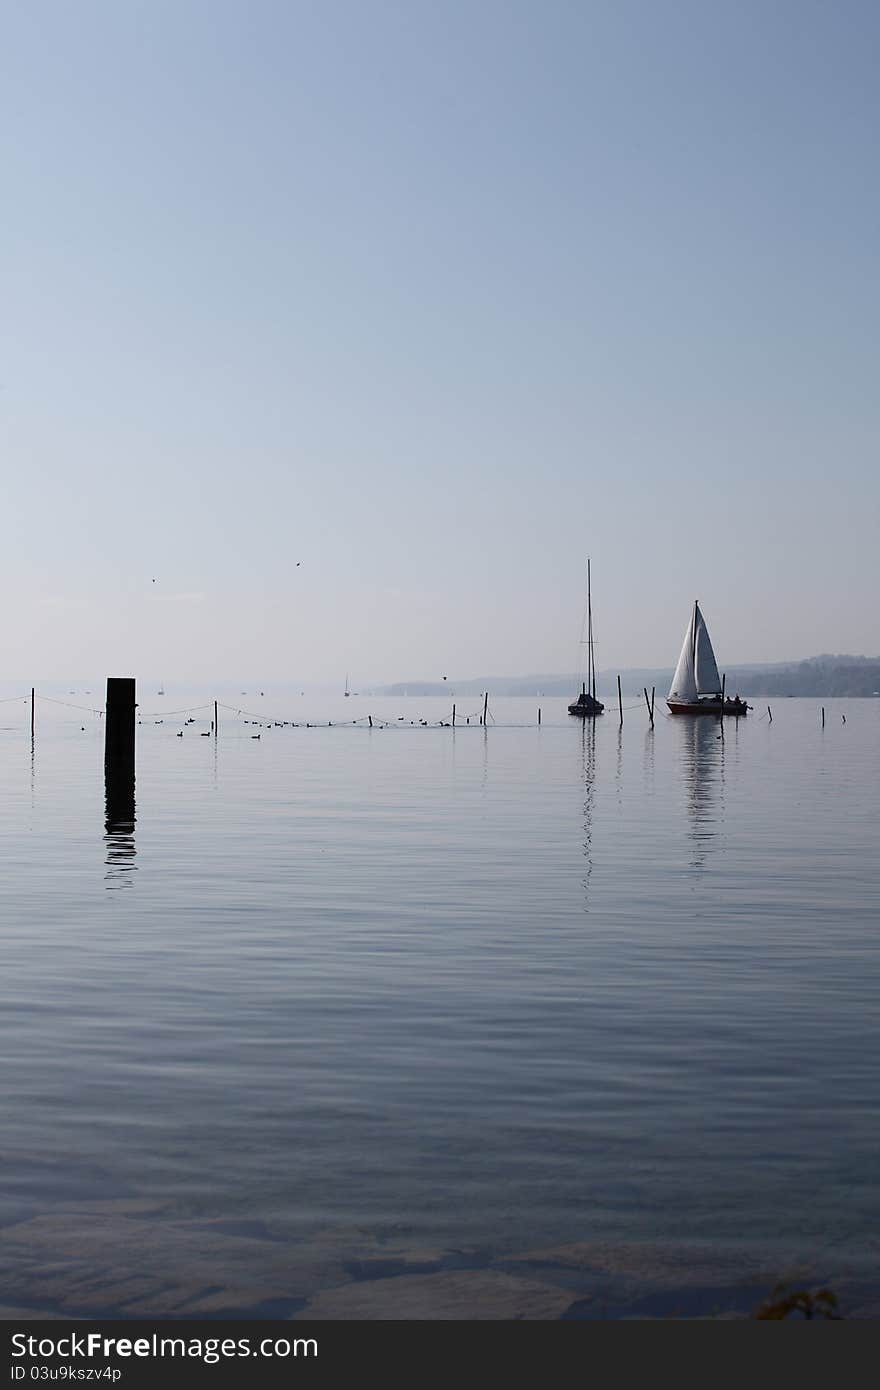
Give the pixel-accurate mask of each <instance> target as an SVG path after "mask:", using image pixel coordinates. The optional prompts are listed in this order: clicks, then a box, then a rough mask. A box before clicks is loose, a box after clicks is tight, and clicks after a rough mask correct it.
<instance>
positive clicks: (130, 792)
mask: <svg viewBox="0 0 880 1390" xmlns="http://www.w3.org/2000/svg"><path fill="white" fill-rule="evenodd" d="M134 696H135V688H134V680H133V679H131V678H130V677H127V676H126V677H114V676H108V677H107V705H106V714H105V719H104V795H105V799H106V813H105V814H106V822H105V823H106V828H107V834H108V835H112V834H123V833H129V834H130V833H131V831H132V830H133V829H134V729H135V708H136V705H135V698H134Z"/></svg>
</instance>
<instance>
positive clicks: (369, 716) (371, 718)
mask: <svg viewBox="0 0 880 1390" xmlns="http://www.w3.org/2000/svg"><path fill="white" fill-rule="evenodd" d="M367 718H368V719H369V721H370V728H371V729H372V727H373V716H372V715H371V714H368V715H367Z"/></svg>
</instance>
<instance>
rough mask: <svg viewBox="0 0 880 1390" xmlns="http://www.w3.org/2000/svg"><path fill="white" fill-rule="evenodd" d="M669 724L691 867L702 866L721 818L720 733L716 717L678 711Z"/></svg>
mask: <svg viewBox="0 0 880 1390" xmlns="http://www.w3.org/2000/svg"><path fill="white" fill-rule="evenodd" d="M673 728H674V729H675V731H676V733H677V736H678V738H679V740H680V753H679V757H680V762H681V767H682V771H683V773H684V785H685V793H686V807H687V814H688V820H689V831H688V839H689V840H690V842H691V850H692V853H691V860H690V864H691V867H692V868H694V869H704V868H705V867H706V864H707V859H708V856H709V855H710V854H711V853H712V851H713V850H714V849H716V848H717V844H716V840H717V838H718V835H719V834H720V831H721V829H722V823H723V820H724V735H723V733H722V732H721V721H720V719H707V718H706V717H705V715H679V716H678V718H677V719H675V720H674V721H673Z"/></svg>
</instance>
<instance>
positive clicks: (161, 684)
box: [156, 681, 165, 695]
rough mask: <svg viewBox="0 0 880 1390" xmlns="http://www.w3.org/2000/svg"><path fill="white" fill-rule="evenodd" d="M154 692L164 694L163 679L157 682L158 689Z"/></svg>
mask: <svg viewBox="0 0 880 1390" xmlns="http://www.w3.org/2000/svg"><path fill="white" fill-rule="evenodd" d="M156 694H157V695H164V694H165V682H164V681H160V682H159V689H158V690H157V691H156Z"/></svg>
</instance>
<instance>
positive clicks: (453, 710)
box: [452, 705, 455, 729]
mask: <svg viewBox="0 0 880 1390" xmlns="http://www.w3.org/2000/svg"><path fill="white" fill-rule="evenodd" d="M452 727H453V729H454V728H455V705H453V706H452Z"/></svg>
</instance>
